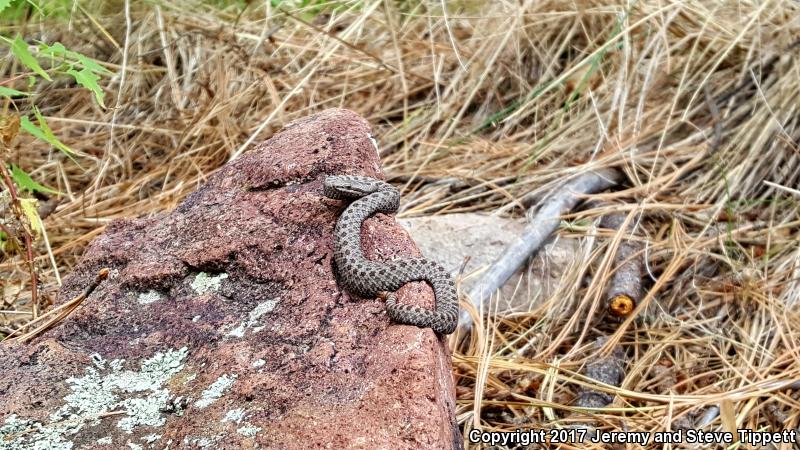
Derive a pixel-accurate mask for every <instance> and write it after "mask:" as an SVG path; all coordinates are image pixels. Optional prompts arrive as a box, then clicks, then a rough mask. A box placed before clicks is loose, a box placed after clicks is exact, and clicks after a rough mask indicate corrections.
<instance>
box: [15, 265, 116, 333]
mask: <svg viewBox="0 0 800 450" xmlns="http://www.w3.org/2000/svg"><path fill="white" fill-rule="evenodd" d="M109 272H110V271H109V269H106V268H103V269H100V271H99V272H98V273H97V276H96V277H95V278H94V280H92V282H91V284H89V286H88V287H87V288H86V289H84V290H83V292H81V293H80V294H79V295H78V296H77V297H75V298H73V299H72V300H69V301H68V302H66V303H64V304H63V305H61V306H59V307H58V308H55V309H53V310H50V311H48V312H47V313H45V314H43V315H41V316H40V317H38V318H36V319H34V320H32V321H30V322H28V323H27V324H25V325H23V326H22V327H20V328H19V329H18V330H16V331H15V332H14V333H12V334H11V335H9V336H7V337H6V340H9V339H10V340H14V341H17V342H22V343H25V342H28V341H30V340H31V339H33V338H35V337H36V336H38V335H40V334H42V333H44V332H45V331H47V330H49V329H50V328H51V327H52V326H53V325H55V324H56V323H58V322H60V321H62V320H64V319H66V318H67V317H69V315H70V314H72V312H73V311H75V309H77V308H78V306H80V305H81V303H83V301H84V300H86V298H88V297H89V296H90V295H92V292H94V290H95V289H97V286H99V285H100V283H102V282H103V280H105V279H106V278H108V274H109ZM42 321H44V323H42V324H41V325H39V326H37V327H36V328H35V329H33V330H31V331H28V332H27V333H25V334H23V335H21V336H18V337H15V336H14V335H15V334H17V333H19V332H20V330H22V329H25V328H28V327H30V326H32V325H35V324H38V323H40V322H42Z"/></svg>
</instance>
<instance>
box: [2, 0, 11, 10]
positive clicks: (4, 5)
mask: <svg viewBox="0 0 800 450" xmlns="http://www.w3.org/2000/svg"><path fill="white" fill-rule="evenodd" d="M10 4H11V0H0V12H3V10H4V9H6V8H8V5H10Z"/></svg>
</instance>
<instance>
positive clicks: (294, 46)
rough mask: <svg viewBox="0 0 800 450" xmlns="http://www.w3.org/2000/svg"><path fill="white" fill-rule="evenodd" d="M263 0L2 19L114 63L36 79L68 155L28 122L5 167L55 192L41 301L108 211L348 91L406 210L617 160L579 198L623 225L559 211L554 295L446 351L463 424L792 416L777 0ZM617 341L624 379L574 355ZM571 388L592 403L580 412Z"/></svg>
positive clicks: (792, 27) (13, 297)
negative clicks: (286, 5) (633, 254)
mask: <svg viewBox="0 0 800 450" xmlns="http://www.w3.org/2000/svg"><path fill="white" fill-rule="evenodd" d="M265 3H266V4H267V5H269V4H270V2H261V3H258V2H253V3H249V4H247V7H246V8H245V7H244V5H245V4H244V3H242V4H237V5H236V6H228V7H225V8H218V7H212V6H209V5H208V4H207V3H200V2H155V3H153V2H146V3H139V2H135V3H134V2H131V4H127V3H120V2H111V3H107V2H95V4H92V2H82V7H81V8H80V9H78V10H75V11H74V12H73V13H72V15H71V16H70V17H69V18H68V19H64V18H61V19H58V18H49V19H42V18H40V17H38V16H35V15H34V16H32V18H31V19H30V20H29V21H28V22H26V23H24V24H17V25H16V26H15V27H14V28H9V30H8V33H16V32H21V33H23V35H24V36H25V37H26V39H27V40H28V41H29V42H31V41H33V40H35V39H39V40H42V41H45V42H54V41H61V42H63V43H64V44H65V45H66V46H67V47H68V48H71V49H73V50H76V51H80V52H82V53H84V54H86V55H89V56H91V57H93V58H95V59H96V60H98V61H100V62H102V63H103V64H104V65H105V66H106V67H108V68H109V69H111V70H113V71H115V72H116V73H117V75H116V76H114V77H113V78H111V79H110V80H109V79H106V80H104V83H105V84H104V89H105V92H106V99H105V103H106V105H108V106H109V108H108V109H105V110H104V109H102V108H101V107H100V106H98V105H97V104H96V103H94V102H93V101H92V93H91V92H89V91H87V90H85V89H82V88H80V87H79V86H77V85H74V84H71V83H69V82H67V80H60V79H57V80H56V81H55V82H53V83H49V84H41V85H40V86H41V88H40V89H39V91H38V92H37V95H36V96H35V97H33V98H32V100H33V102H35V104H36V105H38V106H39V108H40V109H41V110H42V113H43V114H44V115H45V116H46V117H47V120H48V122H49V124H50V126H51V127H52V128H53V131H54V133H55V134H56V135H57V136H58V137H59V138H60V139H61V140H62V141H63V142H64V143H66V144H67V145H69V146H71V147H72V148H73V149H75V150H76V151H77V152H78V153H79V155H78V157H77V158H76V159H77V161H78V163H79V164H80V165H78V164H75V163H73V162H72V161H70V160H69V159H67V158H65V157H64V156H63V155H62V154H59V153H58V152H55V151H53V150H52V149H50V148H49V147H48V146H47V145H46V144H43V143H42V142H39V141H36V140H34V139H33V138H31V137H30V136H20V137H18V138H17V139H16V140H15V141H14V143H13V147H12V150H13V153H12V156H11V161H9V162H13V163H14V164H17V165H18V166H20V167H22V168H23V169H25V170H27V171H28V172H29V173H31V174H32V175H33V177H34V178H35V179H36V180H37V181H39V182H40V183H43V184H47V185H49V186H51V187H53V188H56V189H58V190H59V191H61V192H64V193H65V195H64V196H63V197H61V198H60V202H59V205H58V207H57V208H56V209H55V211H54V212H52V214H50V215H49V216H47V218H46V219H45V221H44V224H45V229H46V231H47V236H48V237H49V244H50V248H51V249H52V256H53V257H54V261H55V262H56V266H55V267H54V266H53V265H52V264H51V263H50V256H49V251H48V250H47V248H46V246H45V245H44V243H41V245H40V246H39V247H37V251H38V253H37V255H36V258H35V263H36V265H37V267H38V270H39V282H40V283H41V287H43V288H44V289H43V291H42V292H41V294H42V295H40V297H42V298H40V300H39V301H40V303H41V304H42V305H45V302H46V301H47V297H48V295H50V296H51V297H52V292H53V289H54V288H56V287H57V284H58V279H59V278H58V276H57V273H61V274H64V273H67V272H69V269H70V267H71V266H72V265H74V263H75V262H76V260H77V258H79V257H80V255H81V252H82V250H83V248H84V247H85V246H86V244H87V243H88V242H89V241H91V240H92V239H93V238H94V237H96V236H97V235H98V234H99V233H101V232H102V230H103V228H104V226H105V225H106V224H108V223H109V222H110V221H111V220H113V219H116V218H121V217H131V216H140V215H149V214H155V213H158V212H159V211H164V210H168V209H170V208H173V207H174V206H175V205H176V204H177V203H178V202H180V201H181V200H182V199H183V198H184V197H185V196H186V195H187V194H188V193H190V192H192V191H193V190H194V189H196V188H197V186H198V185H199V184H200V183H202V182H203V180H204V179H205V178H206V177H207V176H208V174H209V173H211V172H213V171H214V170H215V169H217V168H219V167H220V166H221V165H222V164H224V163H225V162H226V161H228V160H230V159H231V158H234V157H236V156H237V155H239V154H241V153H242V152H244V151H246V150H247V149H248V147H249V145H250V144H251V143H252V142H257V141H259V140H263V139H264V138H266V137H269V136H270V135H271V134H272V133H273V132H274V131H276V130H277V129H279V128H280V127H281V125H282V124H285V123H286V122H287V121H289V120H291V119H294V118H297V117H301V116H304V115H307V114H309V113H311V112H314V111H318V110H321V109H324V108H328V107H334V106H336V107H345V108H348V109H352V110H354V111H357V112H358V113H360V114H362V115H363V116H364V117H366V118H367V119H368V120H369V121H370V122H371V123H372V124H374V128H375V137H376V139H377V141H378V143H379V147H380V149H381V154H382V157H383V162H384V166H385V169H386V173H387V176H388V178H389V179H390V180H394V181H395V182H396V183H397V184H398V185H399V186H400V187H402V188H403V189H404V196H405V197H404V198H405V204H406V209H405V210H404V211H403V213H402V214H404V215H425V214H446V213H452V212H458V211H475V210H478V211H500V212H502V213H505V214H509V215H519V214H520V213H521V212H523V211H524V210H525V208H526V207H528V206H530V205H533V204H536V202H538V201H539V200H541V194H542V193H545V192H547V191H548V190H549V189H551V188H552V186H553V185H554V184H555V183H558V182H561V181H563V180H564V179H565V178H567V177H570V176H573V175H575V174H578V173H581V172H583V171H586V170H588V169H598V168H605V167H614V168H617V169H619V170H620V171H622V172H623V173H624V174H625V176H626V181H625V183H624V187H623V188H622V189H621V190H617V191H615V192H613V193H606V194H601V195H598V196H595V197H597V198H601V199H603V200H606V201H613V202H614V205H615V206H614V211H613V212H620V211H621V212H623V213H624V214H626V215H629V216H630V217H628V220H629V221H630V223H632V224H633V225H631V227H630V228H629V230H632V231H631V233H632V235H625V236H620V235H619V233H617V232H616V231H614V232H612V231H613V230H607V229H604V228H601V227H599V226H598V224H597V222H598V220H595V219H598V218H599V217H600V216H602V215H604V214H605V213H607V212H610V211H604V210H603V209H602V208H595V209H590V210H584V211H582V212H578V213H575V214H572V215H569V216H567V217H565V220H566V221H567V222H566V223H565V225H564V226H562V227H561V229H560V233H561V234H562V235H568V236H572V237H578V238H581V242H582V249H583V250H582V251H583V254H584V256H585V257H584V258H583V260H582V262H581V264H580V265H579V266H578V267H575V268H574V270H572V271H570V272H569V273H567V274H564V277H563V279H562V282H561V285H560V289H559V290H558V292H557V293H556V294H554V295H553V296H552V297H550V298H548V299H542V300H541V301H540V302H539V303H537V304H536V305H535V306H534V307H533V308H532V310H531V311H530V312H529V313H528V314H525V315H516V316H514V317H513V318H489V319H487V320H486V321H485V322H484V323H483V324H481V325H480V326H478V327H475V329H474V333H473V335H472V338H471V340H470V339H468V340H467V341H466V342H465V343H464V344H463V346H462V347H461V348H458V349H456V351H455V354H454V368H455V371H456V374H455V375H456V382H457V385H458V394H459V400H458V404H459V409H458V420H459V422H460V424H461V425H462V426H463V430H464V431H465V433H466V432H467V431H468V430H469V429H471V428H473V427H478V426H480V427H482V428H484V429H498V430H499V429H507V430H513V429H515V428H518V427H521V428H528V427H534V428H538V427H543V426H544V427H566V426H572V425H575V424H576V423H587V424H589V423H591V424H593V425H596V426H602V427H604V428H606V429H609V430H611V429H626V430H642V431H663V430H668V429H676V428H678V427H681V426H695V427H696V426H700V425H703V426H705V427H706V428H707V429H715V430H728V428H729V427H731V426H733V425H735V426H737V427H740V428H750V429H762V428H766V429H769V430H782V429H795V428H797V427H798V422H799V421H800V401H799V400H798V391H797V388H798V387H800V386H798V385H797V383H796V382H795V380H798V379H800V339H799V338H798V337H799V336H798V334H800V317H799V316H798V309H797V306H798V304H799V303H800V262H798V261H799V260H800V241H799V240H798V237H799V236H800V205H798V201H800V191H798V190H797V189H798V188H797V187H798V185H800V147H799V146H798V143H799V142H800V126H799V125H800V124H798V121H799V120H800V115H799V114H798V111H797V104H798V98H800V62H799V59H798V57H799V56H800V47H798V45H797V41H795V39H797V36H800V20H798V17H800V11H798V9H800V6H798V4H797V3H796V2H763V3H756V2H754V3H749V2H701V1H689V2H678V1H662V2H656V1H642V2H613V1H565V2H562V1H535V2H499V1H498V2H474V1H464V2H441V3H440V2H434V3H431V2H424V3H421V2H413V1H412V2H389V1H373V0H367V1H358V2H336V4H335V5H334V4H328V6H326V7H324V8H323V9H322V10H317V9H313V10H312V9H307V10H303V9H298V8H290V9H287V10H284V9H278V8H273V7H265ZM445 3H447V10H446V11H443V9H442V5H444V4H445ZM334 6H335V7H334ZM126 13H127V14H126ZM126 16H127V17H126ZM126 19H127V20H126ZM8 61H9V60H8V59H3V62H2V64H3V65H2V66H0V68H1V69H0V72H1V73H2V74H1V75H0V81H2V82H4V83H5V81H6V80H8V79H9V78H10V77H11V76H12V74H13V73H14V70H15V69H14V68H13V67H12V65H11V64H10V63H9V62H8ZM18 81H24V80H18ZM16 82H17V81H15V83H16ZM12 84H13V83H12ZM18 88H19V87H18ZM15 107H16V108H18V110H19V113H21V114H27V113H29V112H30V107H31V106H30V104H29V102H28V100H23V101H16V102H15V105H13V106H11V107H10V108H9V111H12V112H13V111H14V108H15ZM621 202H624V204H625V205H626V206H623V207H619V206H618V205H619V204H620V203H621ZM617 231H618V230H617ZM620 233H628V231H626V230H625V229H623V231H621V232H620ZM621 238H624V239H636V240H638V241H639V242H640V243H641V245H642V247H643V248H644V252H645V254H644V258H645V261H646V265H645V266H646V267H645V269H646V272H647V273H646V278H645V279H644V285H643V288H644V291H645V294H644V295H643V297H642V298H641V299H640V301H637V305H636V309H635V311H634V312H633V313H632V314H630V315H628V316H626V317H624V318H621V319H616V318H610V317H608V316H607V315H606V314H605V310H606V305H605V300H606V299H605V297H604V295H603V294H604V292H605V288H606V283H607V282H608V280H609V279H610V278H611V277H612V275H613V270H614V264H613V257H614V254H615V253H616V252H615V249H614V246H617V245H619V242H620V240H624V239H621ZM56 268H57V269H56ZM0 273H2V279H3V280H4V287H3V289H4V292H3V299H2V307H0V309H2V314H0V321H2V325H3V326H4V327H6V328H15V327H17V326H18V325H20V324H21V323H23V322H24V321H27V320H30V318H31V305H30V279H31V278H30V273H29V272H28V271H27V266H26V265H25V262H24V258H23V257H21V256H20V257H17V258H14V259H8V258H7V259H5V260H3V261H2V262H1V263H0ZM51 301H52V300H51ZM62 301H63V299H62ZM600 336H608V337H609V338H608V339H607V341H606V344H605V345H604V346H602V347H601V348H600V349H599V350H598V349H595V347H594V345H593V343H594V342H595V339H596V338H598V337H600ZM618 348H621V349H622V350H623V351H624V356H625V362H626V364H627V366H626V368H625V371H624V374H625V379H624V380H623V381H622V383H621V384H620V385H619V386H612V385H602V384H597V383H596V382H594V381H592V379H591V378H587V377H585V376H583V375H581V373H582V368H583V367H584V366H585V365H586V363H587V362H589V361H591V360H593V359H597V358H598V357H602V356H603V355H605V356H607V355H609V354H610V353H611V350H612V349H618ZM792 383H794V385H793V384H792ZM791 388H794V390H793V389H791ZM587 390H592V392H604V393H606V394H608V396H609V397H610V398H613V402H612V403H611V404H610V405H608V406H607V407H605V408H601V409H588V410H587V409H584V410H580V409H579V408H576V407H575V406H574V405H573V402H574V400H575V398H576V396H577V395H578V394H579V393H580V392H585V391H587ZM720 411H721V413H719V414H718V413H717V412H720ZM576 412H577V413H579V414H575V413H576ZM731 420H733V422H731Z"/></svg>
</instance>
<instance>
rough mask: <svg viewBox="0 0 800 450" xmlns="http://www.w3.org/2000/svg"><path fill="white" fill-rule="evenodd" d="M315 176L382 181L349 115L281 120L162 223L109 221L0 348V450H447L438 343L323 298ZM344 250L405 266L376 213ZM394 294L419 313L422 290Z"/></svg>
mask: <svg viewBox="0 0 800 450" xmlns="http://www.w3.org/2000/svg"><path fill="white" fill-rule="evenodd" d="M325 174H358V175H367V176H373V177H382V173H381V169H380V166H379V159H378V155H377V151H376V148H375V146H374V144H373V141H372V139H371V136H370V129H369V126H368V125H367V123H366V122H365V121H364V120H363V119H362V118H360V117H359V116H357V115H356V114H354V113H352V112H349V111H345V110H340V109H334V110H328V111H325V112H322V113H319V114H316V115H314V116H310V117H307V118H304V119H301V120H297V121H295V122H293V123H291V124H289V125H288V126H287V127H286V128H285V129H284V130H282V131H281V132H280V133H278V134H276V135H275V136H274V137H272V138H271V139H269V140H268V141H266V142H264V143H263V144H261V145H259V146H257V148H255V149H254V150H253V151H251V152H249V153H247V154H245V155H243V156H242V157H240V158H239V159H237V160H235V161H233V162H231V163H229V164H227V165H226V166H225V167H223V168H222V169H220V170H219V171H218V172H217V173H215V174H214V175H213V176H211V177H210V178H209V180H208V182H207V183H206V185H205V186H203V187H201V188H200V189H199V190H198V191H197V192H195V193H194V194H192V195H191V196H189V197H188V198H187V199H186V200H185V201H184V202H183V203H182V204H181V205H180V206H179V207H178V208H177V209H176V210H175V211H173V212H170V213H167V214H161V215H158V216H156V217H150V218H142V219H136V220H122V221H117V222H114V223H112V224H110V225H109V226H108V227H107V229H106V230H105V233H104V234H102V235H101V236H100V237H98V238H97V239H96V240H95V241H94V242H93V243H92V244H91V245H90V246H89V248H88V249H87V251H86V253H85V255H84V257H83V259H82V261H81V262H80V263H79V264H78V266H77V267H76V268H75V270H74V272H73V273H72V274H71V275H70V276H69V277H68V278H67V279H66V280H65V284H64V286H63V288H62V289H61V291H60V293H59V301H60V302H64V301H65V300H67V299H69V298H72V297H73V296H75V295H77V294H78V293H79V292H80V291H81V290H82V289H84V288H85V286H86V285H88V284H89V283H90V281H91V280H92V279H93V278H94V276H95V275H96V273H97V272H98V271H99V270H100V269H101V268H103V267H108V268H110V269H111V276H110V277H109V279H108V280H106V281H105V282H104V283H103V284H102V285H101V286H100V287H99V288H98V289H97V290H96V291H95V292H94V293H93V294H92V295H91V296H90V297H89V298H88V299H87V300H86V301H85V302H84V303H83V304H82V305H81V307H80V308H78V309H77V311H76V312H75V313H74V314H73V315H72V316H70V317H69V318H68V319H67V320H65V321H63V322H62V323H60V324H59V325H58V326H57V327H55V328H53V329H51V330H50V331H48V332H47V333H45V334H43V335H41V336H40V337H38V338H36V339H34V340H33V341H32V342H31V343H30V344H27V345H21V344H4V345H2V346H0V367H2V376H0V417H2V419H0V449H8V450H11V449H28V448H42V449H45V448H46V449H119V448H133V449H136V448H141V449H149V448H157V449H164V448H167V447H168V448H170V449H178V448H215V449H216V448H227V449H236V448H279V449H301V448H303V449H304V448H365V449H374V448H392V449H394V448H429V449H442V448H458V447H461V445H462V444H461V443H460V442H461V437H460V433H459V432H458V429H457V428H456V424H455V419H454V410H455V404H454V388H453V381H452V375H451V371H450V353H449V350H448V348H447V344H446V342H445V341H444V340H443V339H442V338H438V337H437V336H436V335H435V334H434V333H433V332H431V331H430V330H424V329H419V328H416V327H413V326H405V325H397V324H391V323H390V322H389V320H388V318H387V317H386V314H385V312H384V306H383V304H382V302H381V301H379V300H377V299H358V298H352V297H351V296H349V295H348V294H347V293H346V292H342V291H340V290H339V289H338V288H337V285H336V282H335V278H334V275H333V271H332V267H331V260H332V232H333V227H334V223H335V220H336V218H337V217H338V215H339V214H340V212H341V209H342V205H341V203H340V202H338V201H334V200H330V199H325V198H323V197H322V195H321V192H322V179H323V177H324V176H325ZM362 245H363V247H364V250H365V253H366V254H367V256H368V257H370V258H373V259H384V258H390V257H393V256H404V255H405V256H412V255H418V254H419V253H418V251H417V250H416V247H415V246H414V243H413V242H412V240H411V239H410V237H409V236H408V235H407V234H406V233H405V232H404V231H403V230H402V228H401V227H399V226H397V225H396V224H395V222H394V221H393V220H392V219H391V218H389V217H386V216H377V217H374V218H372V219H370V220H369V221H368V222H367V223H366V224H365V230H364V232H363V233H362ZM399 297H400V301H403V302H408V303H417V304H420V305H423V306H427V307H431V306H432V305H433V292H432V291H431V289H430V287H428V286H427V285H426V284H424V283H412V284H408V285H406V286H404V287H403V288H402V289H401V290H400V291H399Z"/></svg>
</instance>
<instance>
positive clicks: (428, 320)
mask: <svg viewBox="0 0 800 450" xmlns="http://www.w3.org/2000/svg"><path fill="white" fill-rule="evenodd" d="M323 193H324V194H325V196H326V197H329V198H332V199H336V200H345V201H351V203H350V205H349V206H348V207H347V208H346V209H345V210H344V212H343V213H342V215H341V216H340V217H339V220H338V221H337V222H336V228H335V229H334V234H333V248H334V261H335V262H336V271H337V272H338V278H339V282H340V284H341V285H342V286H343V287H344V288H345V289H347V290H348V291H349V292H350V293H352V294H356V295H357V296H359V297H364V298H375V297H384V298H386V313H387V314H388V315H389V318H390V319H392V320H393V321H395V322H398V323H403V324H408V325H416V326H418V327H421V328H431V329H432V330H433V331H435V332H437V333H439V334H450V333H452V332H453V331H455V329H456V326H457V325H458V296H457V294H456V288H455V283H454V282H453V277H452V276H451V275H450V274H449V273H448V272H447V270H445V269H444V268H443V267H442V266H441V265H439V264H437V263H436V262H434V261H431V260H429V259H425V258H407V259H395V260H391V261H386V262H379V261H370V260H368V259H367V258H366V257H364V254H363V253H362V251H361V224H362V223H363V222H364V220H366V219H367V218H368V217H369V216H371V215H373V214H375V213H377V212H380V213H384V214H392V213H394V212H396V211H397V209H398V208H399V207H400V192H399V191H398V190H397V189H395V188H394V187H393V186H392V185H390V184H389V183H386V182H384V181H381V180H376V179H374V178H369V177H361V176H350V175H331V176H328V177H326V178H325V181H324V182H323ZM411 281H427V282H428V283H429V284H430V285H431V286H432V287H433V292H434V295H435V297H436V309H435V310H433V311H431V310H428V309H425V308H420V307H418V306H412V305H403V304H399V303H397V298H396V296H395V295H394V294H393V293H392V292H394V291H396V290H398V289H400V287H402V286H403V285H404V284H406V283H408V282H411Z"/></svg>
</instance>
